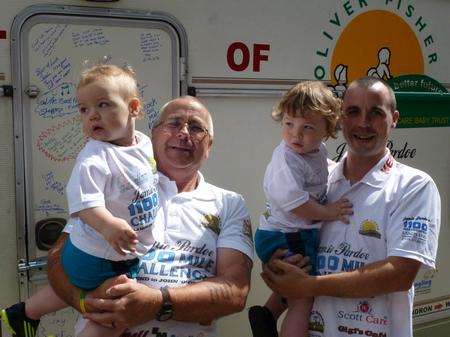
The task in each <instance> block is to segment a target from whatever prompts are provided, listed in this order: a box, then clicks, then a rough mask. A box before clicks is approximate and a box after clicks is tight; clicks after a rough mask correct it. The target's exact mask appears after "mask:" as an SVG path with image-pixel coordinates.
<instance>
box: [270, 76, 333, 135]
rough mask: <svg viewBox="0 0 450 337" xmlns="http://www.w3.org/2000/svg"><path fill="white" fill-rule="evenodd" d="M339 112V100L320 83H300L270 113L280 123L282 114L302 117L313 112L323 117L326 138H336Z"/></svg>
mask: <svg viewBox="0 0 450 337" xmlns="http://www.w3.org/2000/svg"><path fill="white" fill-rule="evenodd" d="M340 111H341V101H340V99H338V98H336V97H334V95H333V93H332V91H331V90H330V89H329V88H328V87H327V86H326V85H325V84H323V83H322V82H320V81H305V82H300V83H298V84H296V85H295V86H293V87H292V88H291V89H289V90H288V91H287V92H286V93H285V94H284V95H283V97H281V100H280V102H279V103H278V105H277V106H276V107H275V108H274V110H273V111H272V118H273V119H274V120H276V121H278V122H279V121H281V120H282V119H283V116H284V114H288V115H289V116H291V117H304V116H305V114H307V113H308V112H315V113H318V114H320V115H321V116H323V117H325V119H326V122H327V138H328V137H332V138H336V133H337V130H338V121H339V116H340Z"/></svg>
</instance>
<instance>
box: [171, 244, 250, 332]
mask: <svg viewBox="0 0 450 337" xmlns="http://www.w3.org/2000/svg"><path fill="white" fill-rule="evenodd" d="M231 251H232V250H231ZM229 253H231V254H232V255H233V257H232V261H233V264H232V265H228V266H227V267H226V268H222V271H219V272H218V276H217V277H214V278H209V279H206V280H204V281H202V282H199V283H195V284H191V285H188V286H186V287H180V288H170V289H169V293H170V296H171V299H172V302H173V308H174V317H173V319H175V320H178V321H186V322H200V323H203V324H210V323H211V322H212V321H213V320H215V319H217V318H219V317H223V316H226V315H229V314H232V313H236V312H239V311H241V310H243V309H244V307H245V303H246V300H247V295H248V292H249V290H250V274H251V268H252V262H251V261H250V259H249V258H248V257H246V256H245V255H244V254H242V253H240V252H237V251H234V252H228V253H227V254H229ZM219 264H220V262H219ZM220 268H221V267H220V266H219V267H218V269H220Z"/></svg>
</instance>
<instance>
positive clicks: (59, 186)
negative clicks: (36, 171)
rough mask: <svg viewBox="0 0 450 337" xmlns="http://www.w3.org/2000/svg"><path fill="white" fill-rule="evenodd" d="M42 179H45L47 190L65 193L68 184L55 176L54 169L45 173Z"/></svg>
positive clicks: (60, 193)
mask: <svg viewBox="0 0 450 337" xmlns="http://www.w3.org/2000/svg"><path fill="white" fill-rule="evenodd" d="M42 179H43V180H44V186H45V189H46V190H50V191H54V192H56V193H58V194H59V195H64V189H65V187H66V185H65V184H64V183H62V182H60V181H57V180H56V178H55V174H54V173H53V172H52V171H50V172H48V173H46V174H43V175H42Z"/></svg>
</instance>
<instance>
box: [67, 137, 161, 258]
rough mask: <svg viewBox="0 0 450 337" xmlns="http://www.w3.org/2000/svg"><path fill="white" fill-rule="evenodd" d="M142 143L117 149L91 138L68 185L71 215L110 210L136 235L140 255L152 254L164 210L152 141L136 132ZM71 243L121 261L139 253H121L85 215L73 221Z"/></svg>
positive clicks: (77, 161) (79, 155) (87, 250)
mask: <svg viewBox="0 0 450 337" xmlns="http://www.w3.org/2000/svg"><path fill="white" fill-rule="evenodd" d="M136 138H137V144H136V145H133V146H117V145H114V144H111V143H107V142H101V141H97V140H92V139H91V140H89V141H88V142H87V144H86V146H85V147H84V148H83V150H81V152H80V153H79V154H78V157H77V160H76V163H75V166H74V168H73V170H72V174H71V176H70V179H69V182H68V184H67V187H66V189H67V199H68V205H69V213H70V214H74V213H76V212H78V211H81V210H83V209H88V208H92V207H106V208H107V209H108V210H109V211H110V212H111V213H112V215H114V216H115V217H118V218H122V219H124V220H126V221H127V222H128V223H129V224H130V226H131V227H132V228H133V229H134V230H135V231H136V234H137V235H138V240H139V243H138V245H137V247H136V248H137V252H136V255H142V254H145V253H147V251H148V249H149V248H150V247H151V245H152V244H153V242H154V240H153V236H152V229H151V227H152V224H153V222H154V219H155V216H156V211H157V210H158V208H159V197H158V190H157V185H158V175H157V173H156V163H155V160H154V158H153V150H152V144H151V141H150V138H148V137H147V136H146V135H144V134H143V133H141V132H138V131H136ZM69 225H72V226H73V228H72V230H71V232H70V240H71V241H72V243H73V244H74V245H75V246H76V247H77V248H79V249H81V250H82V251H84V252H86V253H88V254H91V255H94V256H97V257H101V258H105V259H108V260H113V261H119V260H127V259H131V258H134V257H136V255H132V254H127V255H125V256H122V255H119V254H118V253H116V251H115V250H114V249H113V248H112V247H111V246H110V245H109V244H108V242H107V241H106V240H105V239H104V238H103V236H102V235H101V234H100V233H99V232H97V231H96V230H95V229H94V228H92V227H91V226H89V225H87V224H85V223H84V222H83V221H81V219H80V218H79V217H71V218H70V219H69Z"/></svg>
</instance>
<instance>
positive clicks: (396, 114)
mask: <svg viewBox="0 0 450 337" xmlns="http://www.w3.org/2000/svg"><path fill="white" fill-rule="evenodd" d="M399 117H400V112H398V110H395V111H394V112H393V113H392V128H395V127H396V126H397V122H398V119H399Z"/></svg>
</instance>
